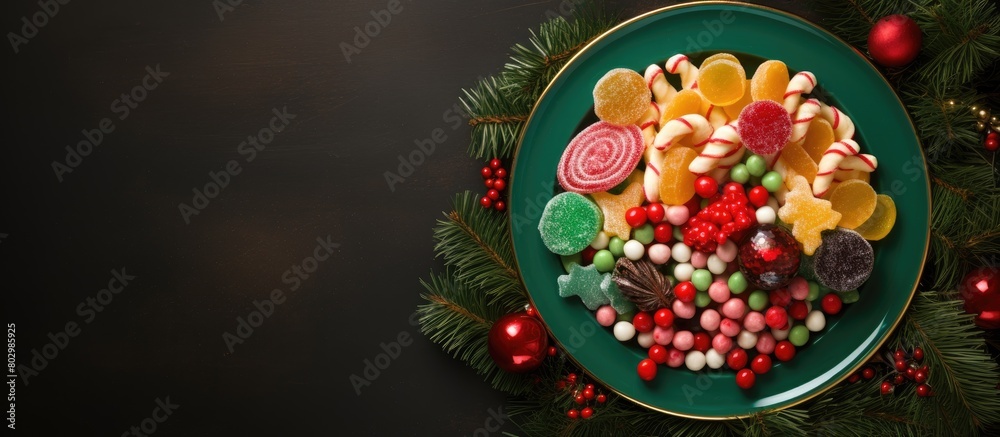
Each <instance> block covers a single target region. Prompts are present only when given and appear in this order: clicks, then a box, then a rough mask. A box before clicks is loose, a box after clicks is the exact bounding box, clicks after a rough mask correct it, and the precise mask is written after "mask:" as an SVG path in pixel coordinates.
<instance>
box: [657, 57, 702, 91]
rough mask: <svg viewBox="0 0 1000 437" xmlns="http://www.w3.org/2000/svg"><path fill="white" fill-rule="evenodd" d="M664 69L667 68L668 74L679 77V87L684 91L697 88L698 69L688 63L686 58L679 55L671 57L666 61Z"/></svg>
mask: <svg viewBox="0 0 1000 437" xmlns="http://www.w3.org/2000/svg"><path fill="white" fill-rule="evenodd" d="M664 67H667V71H668V72H670V74H679V75H680V76H681V86H682V87H683V88H684V89H686V90H689V89H695V88H698V67H695V66H694V64H692V63H691V61H688V57H687V56H685V55H681V54H677V55H673V56H671V57H670V59H667V63H666V64H665V65H664Z"/></svg>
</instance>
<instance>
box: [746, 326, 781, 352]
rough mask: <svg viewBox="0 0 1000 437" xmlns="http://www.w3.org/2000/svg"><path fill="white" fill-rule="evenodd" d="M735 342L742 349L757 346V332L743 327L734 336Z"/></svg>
mask: <svg viewBox="0 0 1000 437" xmlns="http://www.w3.org/2000/svg"><path fill="white" fill-rule="evenodd" d="M786 336H787V333H786ZM736 344H738V345H740V347H741V348H743V349H753V347H754V346H757V334H754V333H752V332H750V331H747V330H746V329H744V330H742V331H740V333H739V334H738V335H737V336H736Z"/></svg>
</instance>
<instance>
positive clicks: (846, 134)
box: [819, 102, 854, 140]
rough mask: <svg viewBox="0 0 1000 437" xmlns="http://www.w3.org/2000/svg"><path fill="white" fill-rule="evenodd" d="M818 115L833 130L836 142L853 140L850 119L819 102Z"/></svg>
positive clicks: (835, 109) (833, 107) (852, 124)
mask: <svg viewBox="0 0 1000 437" xmlns="http://www.w3.org/2000/svg"><path fill="white" fill-rule="evenodd" d="M819 106H820V111H819V113H820V115H821V116H822V117H823V118H825V119H826V121H829V122H830V127H832V128H833V135H834V137H835V138H836V139H838V140H849V139H851V138H854V122H853V121H851V117H848V116H847V114H844V113H843V112H841V110H839V109H837V107H836V106H830V105H827V104H826V103H823V102H820V103H819Z"/></svg>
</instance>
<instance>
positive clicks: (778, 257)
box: [739, 224, 801, 290]
mask: <svg viewBox="0 0 1000 437" xmlns="http://www.w3.org/2000/svg"><path fill="white" fill-rule="evenodd" d="M800 253H801V250H800V249H799V243H798V242H797V241H795V237H793V236H792V234H791V233H790V232H788V231H787V230H785V228H782V227H780V226H775V225H770V224H764V225H759V226H757V227H755V228H752V229H750V233H748V234H747V236H746V237H744V238H743V243H742V244H740V248H739V261H740V271H741V272H743V276H745V277H746V279H747V282H749V283H750V285H751V286H753V287H754V288H757V289H760V290H774V289H776V288H781V287H784V286H785V285H788V282H789V281H791V280H792V278H793V277H795V275H796V274H797V273H798V271H799V255H800Z"/></svg>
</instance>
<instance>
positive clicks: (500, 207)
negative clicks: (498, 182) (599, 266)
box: [493, 200, 593, 259]
mask: <svg viewBox="0 0 1000 437" xmlns="http://www.w3.org/2000/svg"><path fill="white" fill-rule="evenodd" d="M493 208H495V209H496V210H497V211H503V210H505V209H507V203H506V202H504V201H502V200H498V201H496V203H494V204H493ZM591 259H593V258H591Z"/></svg>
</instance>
